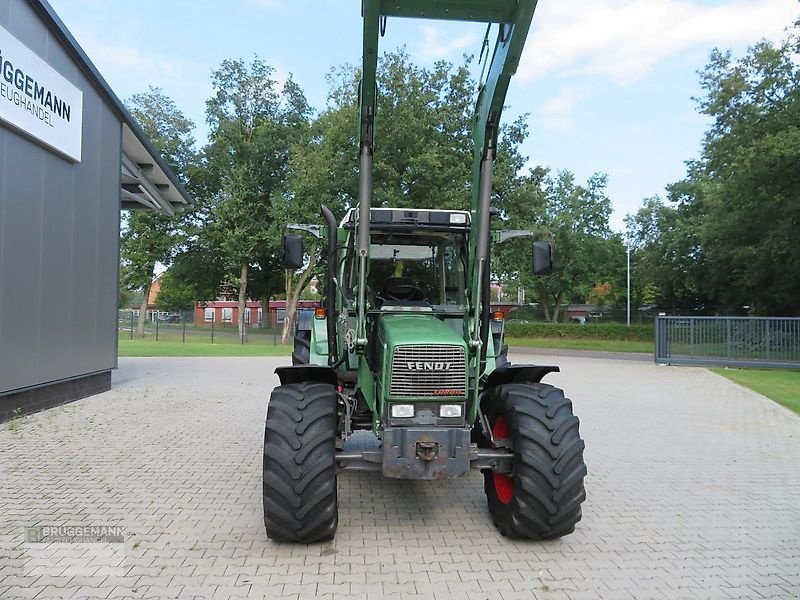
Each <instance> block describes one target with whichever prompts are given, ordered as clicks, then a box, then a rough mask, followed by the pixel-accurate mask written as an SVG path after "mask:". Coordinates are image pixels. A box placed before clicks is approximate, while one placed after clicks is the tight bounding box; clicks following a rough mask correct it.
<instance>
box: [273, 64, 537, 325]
mask: <svg viewBox="0 0 800 600" xmlns="http://www.w3.org/2000/svg"><path fill="white" fill-rule="evenodd" d="M470 60H471V59H469V58H467V59H466V61H465V64H464V65H463V66H454V65H453V64H451V63H449V62H446V61H440V62H437V63H436V64H435V65H434V66H433V67H432V68H423V67H418V66H416V65H414V64H412V62H411V60H410V58H409V56H408V53H407V52H406V51H405V50H399V51H397V52H390V53H387V54H385V55H384V56H383V57H381V59H380V61H379V64H378V73H377V78H378V89H379V91H380V93H379V94H378V107H377V118H376V132H375V153H374V165H373V206H376V207H380V206H398V207H417V208H430V207H436V208H449V209H460V210H465V209H468V208H469V204H470V189H471V184H472V156H473V154H472V152H473V142H472V120H473V114H474V109H475V102H476V99H477V98H476V96H475V91H476V89H477V84H476V82H475V81H474V80H473V79H472V78H471V77H470V75H469V68H468V67H469V63H470ZM359 80H360V74H359V72H358V70H357V69H356V68H354V67H352V66H348V65H345V66H342V67H339V68H336V69H334V70H332V71H331V73H330V74H329V76H328V82H329V86H330V92H329V95H328V106H327V108H326V109H325V110H324V111H323V112H322V113H321V114H320V115H319V117H318V118H317V119H315V120H314V122H313V123H312V125H311V129H310V142H307V141H304V142H303V143H302V144H301V145H300V146H299V147H298V148H296V149H295V151H294V152H293V153H292V157H291V159H290V175H289V180H290V185H289V189H290V191H291V194H290V196H289V197H288V198H287V202H286V204H285V206H284V210H283V212H282V213H281V214H282V217H283V219H285V220H284V221H282V222H286V223H291V222H301V223H302V222H306V223H308V222H311V223H313V222H318V221H319V218H320V217H319V205H320V204H321V203H325V204H327V205H328V206H329V208H331V209H332V210H333V211H334V214H337V215H339V216H342V215H343V213H344V211H345V210H346V209H348V208H350V207H352V206H354V205H355V204H356V202H357V195H358V139H357V136H358V130H357V127H356V124H357V113H358V104H357V99H358V85H359ZM524 123H525V121H524V118H522V119H520V120H519V121H517V122H516V123H512V124H511V125H509V126H506V127H504V128H503V130H502V135H501V138H500V151H499V153H498V160H497V164H496V167H495V179H494V189H495V194H496V196H497V197H498V198H499V197H500V196H501V195H502V194H505V193H508V191H509V190H510V189H511V188H512V187H513V185H515V183H516V179H515V178H516V173H517V171H518V170H519V168H521V166H522V164H523V163H524V158H523V157H521V156H520V154H519V151H518V147H519V144H521V142H522V141H523V140H524V137H525V135H526V130H525V124H524ZM309 241H310V242H311V243H310V244H309V247H311V248H312V249H315V248H316V246H315V245H314V244H313V241H311V240H309ZM324 260H325V257H323V256H317V257H316V259H315V261H316V263H314V262H312V260H311V255H309V260H308V262H307V265H314V264H316V265H317V266H319V265H324ZM310 275H313V273H312V272H310V271H308V272H306V271H305V270H304V271H303V272H301V273H299V274H293V275H292V277H291V278H289V277H288V276H287V279H286V284H287V286H291V291H292V293H287V299H288V300H289V303H288V304H289V305H288V307H287V319H286V321H285V323H286V326H285V329H284V337H285V338H288V332H289V331H290V330H291V327H292V325H293V323H294V314H295V313H294V304H293V303H292V298H297V297H299V294H301V293H302V289H303V286H304V285H305V283H306V282H307V281H308V279H309V276H310ZM326 293H328V291H327V290H326Z"/></svg>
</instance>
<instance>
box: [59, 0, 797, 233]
mask: <svg viewBox="0 0 800 600" xmlns="http://www.w3.org/2000/svg"><path fill="white" fill-rule="evenodd" d="M49 1H50V3H51V5H52V6H53V8H54V9H55V11H56V12H57V13H58V15H59V16H60V17H61V19H62V20H63V21H64V23H65V24H66V26H67V28H68V29H69V30H70V31H71V32H72V34H73V35H74V37H75V38H76V39H77V41H78V43H79V44H80V45H81V46H82V47H83V49H84V50H85V51H86V53H87V54H88V56H89V58H90V59H91V60H92V61H93V62H94V64H95V65H96V66H97V68H98V69H99V71H100V73H101V74H102V75H103V76H104V77H105V79H106V80H107V81H108V83H109V84H110V85H111V87H112V89H113V90H114V91H115V92H116V94H117V96H119V97H120V98H121V99H123V100H125V99H127V98H129V97H130V96H131V95H133V94H135V93H138V92H142V91H146V90H147V88H148V87H149V86H156V87H159V88H161V89H162V90H163V92H164V93H165V94H166V95H167V96H169V97H171V98H172V99H173V100H174V101H175V102H176V104H177V105H178V107H179V108H180V109H181V110H182V111H183V112H184V113H185V114H186V115H187V116H188V117H189V118H190V119H192V120H193V121H194V122H195V124H196V125H197V127H198V128H197V133H196V136H195V137H196V138H197V139H198V140H199V142H201V143H202V142H203V141H204V138H205V135H206V132H207V127H206V125H205V100H206V98H208V97H209V96H210V95H211V83H210V74H211V71H212V70H213V69H215V68H216V67H218V66H219V64H220V63H221V62H222V61H223V60H225V59H229V58H233V59H239V58H242V59H245V60H248V61H249V60H250V59H252V58H253V57H254V56H256V55H257V56H259V57H260V58H262V59H263V60H265V61H266V62H267V63H268V64H270V65H271V66H272V67H273V68H274V69H275V72H276V77H277V78H278V79H279V80H281V79H285V78H286V77H287V76H288V74H290V73H291V74H292V76H293V77H294V79H295V81H297V82H298V83H299V84H300V85H301V86H302V88H303V89H304V91H305V93H306V96H307V97H308V99H309V102H310V103H311V105H312V106H314V107H315V108H316V109H317V110H323V109H324V108H325V106H326V103H327V93H328V84H327V81H326V74H327V73H328V72H329V70H330V69H331V68H332V67H334V66H337V65H341V64H344V63H350V64H359V63H360V61H361V27H362V23H361V2H360V0H227V1H226V2H218V1H211V0H169V1H165V0H135V1H134V0H113V1H109V0H49ZM799 16H800V2H798V0H567V1H565V0H541V1H540V2H539V4H538V7H537V9H536V13H535V14H534V19H533V26H532V30H531V33H530V35H529V37H528V41H527V43H526V46H525V51H524V53H523V56H522V59H521V61H520V65H519V69H518V71H517V75H516V77H515V78H514V79H513V80H512V82H511V87H510V90H509V93H508V96H507V99H506V104H507V106H508V108H507V109H506V111H505V113H504V119H505V120H506V122H509V121H510V120H511V119H513V118H515V117H516V116H518V115H521V114H528V115H529V120H528V122H529V128H530V136H529V138H528V140H527V141H526V142H525V144H524V145H523V146H522V148H521V150H522V153H523V155H524V156H527V157H528V166H530V167H533V166H536V165H542V166H547V167H550V168H551V169H553V170H561V169H568V170H570V171H572V172H574V173H575V175H576V176H577V178H578V180H579V181H585V180H586V179H587V178H588V177H589V176H590V175H591V174H593V173H595V172H601V173H606V174H607V175H608V178H609V183H608V195H609V197H610V198H611V200H612V203H613V206H614V213H613V216H612V219H611V225H612V228H613V229H615V230H618V231H621V230H622V229H623V227H624V225H623V219H624V217H625V215H626V214H628V213H633V212H635V211H636V209H637V208H638V207H639V206H640V205H641V202H642V200H643V199H644V198H648V197H651V196H654V195H661V196H662V197H663V196H664V188H665V186H666V185H668V184H669V183H671V182H674V181H678V180H680V179H681V178H682V177H683V175H684V174H685V161H687V160H691V159H694V158H697V157H698V156H699V152H700V144H701V141H702V137H703V133H704V132H705V130H706V129H707V125H708V119H707V118H706V117H705V116H703V115H700V114H699V113H698V112H697V104H696V102H695V101H694V100H693V98H696V97H698V96H701V95H702V90H701V88H700V85H699V76H698V71H699V70H701V69H702V68H703V66H704V65H705V64H706V62H707V59H708V55H709V52H710V51H711V49H712V48H715V47H716V48H720V49H730V50H732V51H733V53H734V55H738V56H741V55H743V54H744V52H745V51H746V49H747V48H748V47H749V46H751V45H752V44H754V43H756V42H757V41H759V40H760V39H768V40H772V41H778V40H780V39H782V38H783V37H784V31H785V29H786V28H787V27H788V26H790V25H791V23H792V22H793V21H794V20H795V19H797V18H798V17H799ZM484 32H485V26H481V25H477V24H470V23H443V22H434V21H424V20H417V19H396V18H395V19H389V21H388V24H387V29H386V36H385V37H384V38H383V39H382V40H381V50H382V51H383V50H393V49H396V48H398V47H401V46H405V47H406V48H407V49H408V51H409V53H410V55H411V58H412V60H413V61H415V62H416V63H418V64H420V65H423V66H430V65H432V64H433V62H434V61H436V60H440V59H445V60H449V61H451V62H455V63H459V62H461V61H462V57H463V55H464V54H465V53H467V54H477V53H478V51H479V49H480V44H481V41H482V39H483V34H484ZM476 75H477V73H476ZM354 126H355V125H354ZM354 160H355V159H354ZM432 205H435V201H432Z"/></svg>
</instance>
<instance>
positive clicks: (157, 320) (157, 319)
mask: <svg viewBox="0 0 800 600" xmlns="http://www.w3.org/2000/svg"><path fill="white" fill-rule="evenodd" d="M159 321H160V319H159V318H158V313H156V341H158V322H159Z"/></svg>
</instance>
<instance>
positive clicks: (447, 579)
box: [0, 355, 800, 600]
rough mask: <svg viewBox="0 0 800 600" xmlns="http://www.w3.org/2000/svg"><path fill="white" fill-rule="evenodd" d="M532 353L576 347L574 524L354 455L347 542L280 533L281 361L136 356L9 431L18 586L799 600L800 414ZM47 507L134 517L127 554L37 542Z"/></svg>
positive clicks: (59, 520) (113, 591)
mask: <svg viewBox="0 0 800 600" xmlns="http://www.w3.org/2000/svg"><path fill="white" fill-rule="evenodd" d="M512 359H514V357H513V355H512ZM515 360H517V362H539V363H542V362H552V363H553V364H560V366H561V368H562V371H561V373H555V374H552V375H549V376H548V379H547V381H549V382H551V383H554V384H556V385H560V386H561V387H564V388H565V389H566V390H567V394H568V395H569V396H570V397H572V399H573V402H574V406H575V412H576V414H577V415H578V416H579V417H580V419H581V431H582V434H583V437H584V438H585V440H586V444H587V447H586V462H587V465H588V469H589V475H588V477H587V479H586V488H587V501H586V503H585V504H584V505H583V520H582V521H581V522H580V523H579V524H578V526H577V529H576V531H575V533H574V534H572V535H570V536H568V537H566V538H563V539H562V540H555V541H548V542H542V543H540V542H526V541H514V540H508V539H506V538H504V537H502V536H501V535H499V533H498V532H497V531H496V530H495V529H494V527H493V526H492V523H491V520H490V518H489V515H488V513H487V510H486V505H485V498H484V494H483V480H482V476H481V475H480V474H479V473H472V474H470V475H468V476H467V477H463V478H460V479H457V480H453V481H440V482H422V481H400V480H391V479H385V478H383V477H381V476H380V475H379V474H376V473H365V472H345V473H342V474H341V475H340V476H339V507H340V515H339V529H338V533H337V536H336V539H335V540H334V541H333V542H332V543H328V544H322V545H319V544H315V545H310V546H303V545H300V546H298V545H281V544H276V543H274V542H271V541H269V540H268V539H267V538H266V535H265V533H264V526H263V515H262V509H261V479H260V478H261V443H262V440H263V423H264V415H265V412H266V401H267V398H268V397H269V391H270V389H271V388H272V387H273V386H274V385H275V384H276V383H277V379H276V378H275V376H274V375H273V371H274V368H275V366H277V365H279V364H282V362H284V361H283V359H270V358H241V359H238V358H237V359H195V358H187V359H177V358H176V359H162V358H158V359H144V358H143V359H125V358H124V359H121V360H120V369H119V370H118V371H117V372H115V373H114V384H113V388H112V390H111V391H110V392H106V393H104V394H100V395H98V396H94V397H91V398H86V399H84V400H80V401H78V402H75V403H72V404H70V405H67V406H64V407H59V408H55V409H52V410H49V411H46V412H43V413H39V414H36V415H31V416H29V417H28V418H26V420H25V422H24V423H22V424H21V425H20V427H19V428H17V430H16V431H8V430H7V429H5V428H2V427H0V455H1V456H3V461H2V463H1V464H0V482H2V485H0V515H2V517H3V518H2V520H0V598H2V599H3V600H6V599H9V600H13V599H17V598H19V599H22V598H29V597H37V598H42V599H47V598H61V597H63V598H76V597H77V598H105V599H107V600H108V599H110V598H114V599H118V598H131V599H134V598H135V599H137V600H146V599H149V598H173V597H180V598H203V599H208V598H212V599H213V598H240V597H247V598H270V599H272V598H298V599H299V598H303V599H304V600H305V599H307V598H315V599H318V600H323V599H326V598H327V599H330V600H349V599H353V600H355V599H358V600H371V599H373V598H374V599H378V598H381V599H382V600H385V599H391V598H395V599H396V600H423V599H424V600H431V599H436V600H445V599H449V598H466V599H467V600H470V599H472V598H475V599H478V598H502V599H504V600H508V599H512V598H525V599H526V600H531V599H536V598H539V599H546V600H584V599H589V598H592V599H595V598H600V599H608V600H618V599H625V598H636V599H637V600H641V599H653V600H661V599H663V600H675V599H681V598H686V599H687V600H695V599H706V600H712V599H713V600H717V599H728V598H754V599H755V598H758V599H760V598H782V599H789V598H800V536H798V535H797V532H798V531H800V510H798V503H797V499H798V498H800V478H798V477H793V476H791V475H792V474H795V473H798V472H800V418H798V417H797V416H796V415H794V414H793V413H790V412H788V411H787V410H785V409H783V408H781V407H779V406H777V405H775V404H774V403H772V402H770V401H769V400H767V399H765V398H763V397H761V396H759V395H758V394H755V393H753V392H750V391H748V390H745V389H744V388H741V387H739V386H736V385H734V384H732V383H730V382H728V381H727V380H725V379H723V378H721V377H718V376H717V375H715V374H713V373H710V372H709V371H707V370H704V369H699V368H678V367H655V366H653V365H650V364H646V363H637V362H631V361H618V360H604V359H587V358H579V357H564V358H553V359H552V361H544V360H543V359H542V357H535V356H529V357H527V358H526V357H525V356H521V355H520V356H517V357H516V359H515ZM351 444H353V445H355V446H360V447H370V446H374V445H375V442H374V440H372V438H371V436H369V435H364V434H358V435H357V436H355V437H354V439H353V440H352V441H351ZM6 465H13V468H10V467H7V466H6ZM32 523H37V524H41V525H62V524H69V525H88V526H92V525H95V526H96V525H119V526H121V527H123V529H124V533H125V536H124V537H125V544H124V547H123V546H121V548H122V550H123V555H122V556H120V557H117V556H116V555H106V554H102V553H100V550H99V549H98V547H97V546H93V545H91V544H90V545H83V544H73V545H70V544H61V545H55V544H54V545H45V544H28V543H25V542H24V536H23V531H24V527H25V526H27V525H30V524H32Z"/></svg>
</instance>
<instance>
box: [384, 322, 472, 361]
mask: <svg viewBox="0 0 800 600" xmlns="http://www.w3.org/2000/svg"><path fill="white" fill-rule="evenodd" d="M378 336H379V338H380V341H381V343H382V344H384V345H385V348H386V350H388V351H390V352H391V351H392V350H393V349H394V347H395V346H405V345H417V344H426V345H427V344H436V345H438V344H448V345H454V346H461V347H463V348H466V344H465V343H464V339H463V338H462V336H461V334H459V333H457V332H456V330H455V329H453V328H452V327H450V326H449V325H447V324H446V323H444V321H442V320H441V319H439V318H437V317H435V316H434V315H430V314H419V313H416V314H408V313H404V314H391V313H390V314H386V315H381V320H380V330H379V334H378Z"/></svg>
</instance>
